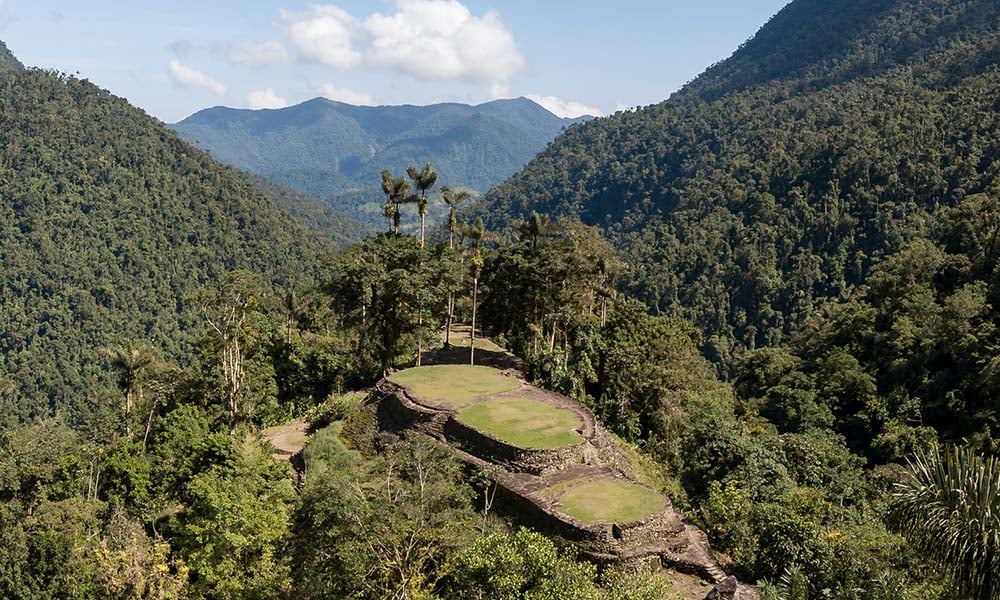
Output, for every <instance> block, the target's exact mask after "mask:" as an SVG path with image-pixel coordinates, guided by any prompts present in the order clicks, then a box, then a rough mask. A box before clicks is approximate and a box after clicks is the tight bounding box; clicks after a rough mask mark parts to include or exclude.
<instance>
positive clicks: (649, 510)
mask: <svg viewBox="0 0 1000 600" xmlns="http://www.w3.org/2000/svg"><path fill="white" fill-rule="evenodd" d="M559 501H560V502H561V503H562V507H561V508H560V509H559V510H560V511H561V512H563V513H565V514H567V515H569V516H571V517H576V518H577V519H580V520H581V521H583V522H584V523H588V524H589V523H629V522H631V521H638V520H640V519H644V518H646V517H648V516H650V515H652V514H654V513H656V512H658V511H659V510H661V509H662V508H663V506H664V499H663V496H661V495H660V494H658V493H656V492H654V491H653V490H651V489H649V488H647V487H644V486H641V485H638V484H636V483H629V482H627V481H621V480H617V479H596V480H590V481H587V482H585V483H582V484H580V485H574V486H571V487H569V488H568V489H567V490H566V492H565V493H563V495H562V496H561V497H560V498H559Z"/></svg>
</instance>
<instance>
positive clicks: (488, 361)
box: [406, 325, 524, 373]
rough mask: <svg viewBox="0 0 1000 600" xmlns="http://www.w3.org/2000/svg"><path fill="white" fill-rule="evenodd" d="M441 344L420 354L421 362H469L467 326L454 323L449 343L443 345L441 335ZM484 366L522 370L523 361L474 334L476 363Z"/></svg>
mask: <svg viewBox="0 0 1000 600" xmlns="http://www.w3.org/2000/svg"><path fill="white" fill-rule="evenodd" d="M441 340H442V345H441V346H439V347H437V348H434V349H432V350H428V351H426V352H424V353H422V354H421V355H420V360H421V364H422V365H423V366H428V365H467V364H469V326H468V325H455V326H454V327H453V328H452V332H451V344H450V345H448V346H445V345H444V344H443V342H444V336H443V335H442V337H441ZM475 364H477V365H480V366H484V367H492V368H494V369H500V370H507V369H514V370H516V371H520V372H522V373H523V372H524V363H523V362H522V361H521V359H520V358H518V357H516V356H514V355H513V354H511V353H510V352H508V351H507V350H506V349H504V348H501V347H500V346H498V345H496V344H495V343H493V342H492V341H491V340H489V339H488V338H484V337H480V335H478V334H477V336H476V363H475ZM414 365H415V362H413V361H411V362H410V363H409V364H407V365H406V366H407V367H412V366H414Z"/></svg>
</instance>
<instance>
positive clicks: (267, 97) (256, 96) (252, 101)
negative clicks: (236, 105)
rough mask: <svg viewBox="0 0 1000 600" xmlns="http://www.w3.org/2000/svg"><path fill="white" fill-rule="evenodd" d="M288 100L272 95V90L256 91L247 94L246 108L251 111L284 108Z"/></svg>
mask: <svg viewBox="0 0 1000 600" xmlns="http://www.w3.org/2000/svg"><path fill="white" fill-rule="evenodd" d="M286 106H288V100H285V99H284V98H282V97H281V96H279V95H277V94H275V93H274V90H272V89H271V88H267V89H266V90H256V91H253V92H250V93H249V94H247V107H248V108H251V109H253V110H259V109H261V108H285V107H286Z"/></svg>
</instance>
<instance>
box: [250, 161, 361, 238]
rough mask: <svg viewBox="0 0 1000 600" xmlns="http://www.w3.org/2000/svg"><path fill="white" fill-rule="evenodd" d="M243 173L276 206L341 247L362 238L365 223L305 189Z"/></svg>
mask: <svg viewBox="0 0 1000 600" xmlns="http://www.w3.org/2000/svg"><path fill="white" fill-rule="evenodd" d="M244 176H245V177H246V178H247V179H248V180H249V181H250V182H251V183H253V184H254V185H255V186H257V189H258V190H260V192H261V193H262V194H264V196H266V197H267V198H268V199H269V200H270V201H271V202H272V203H274V205H275V206H277V207H278V208H280V209H281V210H283V211H285V212H286V213H288V214H289V216H291V217H292V218H293V219H295V220H296V221H298V222H299V223H301V224H302V225H305V226H306V227H307V228H308V229H309V230H310V231H312V232H313V233H315V234H317V235H319V236H321V237H322V238H324V239H326V240H330V241H332V242H333V244H334V245H335V246H338V247H341V246H346V245H348V244H351V243H354V242H357V241H359V240H360V239H361V234H362V232H363V231H364V225H362V224H361V223H359V222H358V221H355V220H354V219H352V218H350V217H348V216H347V215H345V214H343V213H342V212H340V211H339V210H337V209H335V208H333V207H332V206H330V205H329V204H327V203H326V202H323V201H322V200H319V199H317V198H315V197H313V196H310V195H309V194H307V193H305V192H300V191H298V190H293V189H292V188H287V187H284V186H281V185H278V184H276V183H274V182H273V181H270V180H269V179H267V178H266V177H264V176H262V175H256V174H254V173H244Z"/></svg>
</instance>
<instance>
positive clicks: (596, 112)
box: [527, 96, 604, 118]
mask: <svg viewBox="0 0 1000 600" xmlns="http://www.w3.org/2000/svg"><path fill="white" fill-rule="evenodd" d="M527 98H528V99H529V100H531V101H533V102H536V103H538V104H540V105H541V106H542V107H543V108H545V110H547V111H549V112H550V113H552V114H554V115H556V116H557V117H569V118H575V117H582V116H584V115H590V116H592V117H601V116H603V115H604V113H603V112H601V109H599V108H597V107H596V106H587V105H586V104H584V103H582V102H574V101H571V100H563V99H561V98H556V97H555V96H527Z"/></svg>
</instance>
